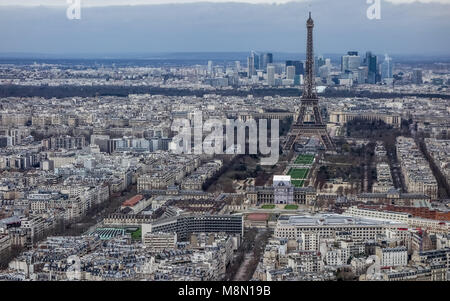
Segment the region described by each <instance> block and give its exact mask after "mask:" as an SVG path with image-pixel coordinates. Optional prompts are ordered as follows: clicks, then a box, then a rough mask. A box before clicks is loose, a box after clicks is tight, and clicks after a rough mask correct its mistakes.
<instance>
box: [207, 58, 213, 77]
mask: <svg viewBox="0 0 450 301" xmlns="http://www.w3.org/2000/svg"><path fill="white" fill-rule="evenodd" d="M212 73H213V62H212V61H208V74H210V75H211V74H212Z"/></svg>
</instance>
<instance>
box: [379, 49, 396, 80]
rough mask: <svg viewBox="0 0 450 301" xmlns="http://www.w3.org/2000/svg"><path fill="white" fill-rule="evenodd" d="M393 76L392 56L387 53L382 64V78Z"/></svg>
mask: <svg viewBox="0 0 450 301" xmlns="http://www.w3.org/2000/svg"><path fill="white" fill-rule="evenodd" d="M392 77H393V75H392V58H391V57H389V56H388V55H387V54H386V55H385V57H384V62H383V63H382V64H381V79H386V78H392Z"/></svg>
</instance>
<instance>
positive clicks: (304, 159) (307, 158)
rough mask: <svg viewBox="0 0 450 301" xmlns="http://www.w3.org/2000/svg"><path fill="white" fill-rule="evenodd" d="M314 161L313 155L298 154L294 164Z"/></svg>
mask: <svg viewBox="0 0 450 301" xmlns="http://www.w3.org/2000/svg"><path fill="white" fill-rule="evenodd" d="M313 161H314V155H298V157H297V159H295V164H312V163H313Z"/></svg>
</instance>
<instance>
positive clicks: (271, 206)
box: [261, 204, 275, 209]
mask: <svg viewBox="0 0 450 301" xmlns="http://www.w3.org/2000/svg"><path fill="white" fill-rule="evenodd" d="M261 208H262V209H273V208H275V205H273V204H265V205H262V206H261Z"/></svg>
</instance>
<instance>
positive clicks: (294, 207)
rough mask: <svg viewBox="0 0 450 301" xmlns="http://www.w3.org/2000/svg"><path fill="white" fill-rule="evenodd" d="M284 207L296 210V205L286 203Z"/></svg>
mask: <svg viewBox="0 0 450 301" xmlns="http://www.w3.org/2000/svg"><path fill="white" fill-rule="evenodd" d="M284 209H287V210H297V209H298V205H286V206H284Z"/></svg>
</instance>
